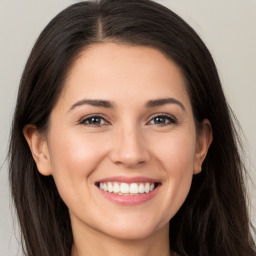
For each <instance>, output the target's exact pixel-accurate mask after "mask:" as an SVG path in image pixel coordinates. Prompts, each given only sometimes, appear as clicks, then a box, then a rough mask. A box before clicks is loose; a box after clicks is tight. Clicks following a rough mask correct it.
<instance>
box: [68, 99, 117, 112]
mask: <svg viewBox="0 0 256 256" xmlns="http://www.w3.org/2000/svg"><path fill="white" fill-rule="evenodd" d="M82 105H91V106H95V107H102V108H114V106H113V104H112V103H111V102H110V101H107V100H89V99H83V100H79V101H77V102H76V103H74V104H73V105H72V106H71V108H70V109H69V111H71V110H72V109H74V108H76V107H79V106H82Z"/></svg>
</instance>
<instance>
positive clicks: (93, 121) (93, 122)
mask: <svg viewBox="0 0 256 256" xmlns="http://www.w3.org/2000/svg"><path fill="white" fill-rule="evenodd" d="M90 123H91V124H98V123H100V119H99V118H98V117H92V118H91V120H90Z"/></svg>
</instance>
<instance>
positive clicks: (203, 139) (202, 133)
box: [193, 119, 213, 174]
mask: <svg viewBox="0 0 256 256" xmlns="http://www.w3.org/2000/svg"><path fill="white" fill-rule="evenodd" d="M212 140H213V138H212V126H211V123H210V121H209V120H207V119H204V120H203V122H202V123H201V125H200V128H199V131H198V134H197V141H196V152H195V159H194V172H193V173H194V174H198V173H200V172H201V170H202V164H203V161H204V159H205V157H206V155H207V152H208V149H209V147H210V145H211V143H212Z"/></svg>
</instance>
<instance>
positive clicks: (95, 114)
mask: <svg viewBox="0 0 256 256" xmlns="http://www.w3.org/2000/svg"><path fill="white" fill-rule="evenodd" d="M93 117H96V118H101V119H104V121H105V122H106V124H104V125H107V124H110V122H109V121H108V120H107V118H106V117H105V116H104V115H103V114H98V113H94V114H90V115H86V116H83V117H82V118H80V119H79V120H78V121H77V123H78V124H81V125H85V124H84V122H85V121H86V120H87V119H90V118H93ZM90 125H91V126H97V125H93V124H87V126H90ZM99 126H101V125H99Z"/></svg>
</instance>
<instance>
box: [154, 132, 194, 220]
mask: <svg viewBox="0 0 256 256" xmlns="http://www.w3.org/2000/svg"><path fill="white" fill-rule="evenodd" d="M194 154H195V137H194V136H193V133H192V134H191V133H182V134H181V133H178V132H177V133H175V134H173V135H171V136H168V137H166V138H165V139H163V140H158V144H157V146H156V147H155V155H156V156H157V157H156V159H157V161H158V163H159V164H160V165H161V167H162V168H161V169H162V170H164V171H165V180H166V183H165V191H166V205H165V208H166V209H172V210H171V211H169V210H167V215H168V218H172V217H173V216H174V214H175V213H176V212H177V211H178V210H179V208H180V207H181V205H182V204H183V202H184V201H185V199H186V197H187V195H188V193H189V190H190V187H191V182H192V178H193V165H194Z"/></svg>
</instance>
